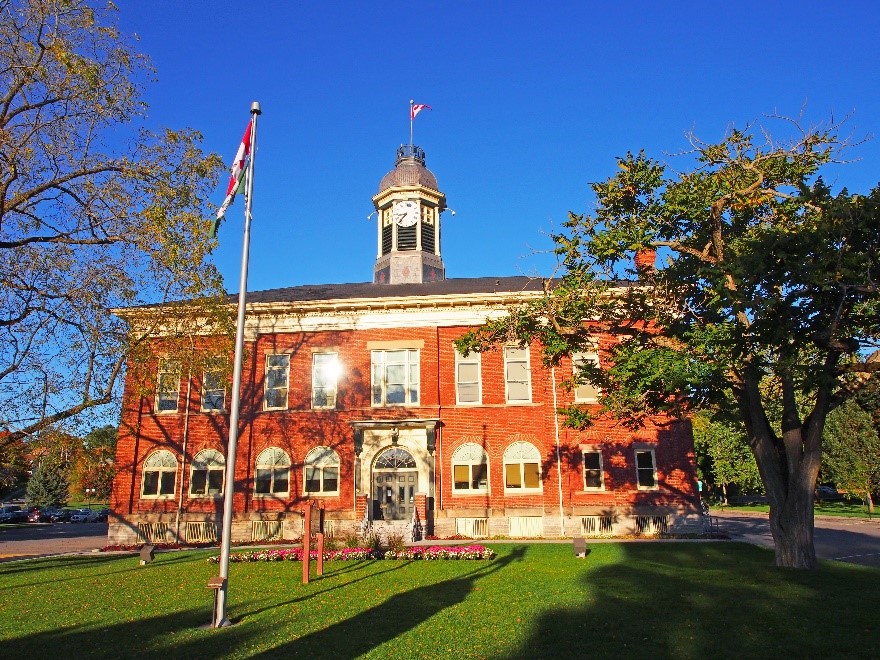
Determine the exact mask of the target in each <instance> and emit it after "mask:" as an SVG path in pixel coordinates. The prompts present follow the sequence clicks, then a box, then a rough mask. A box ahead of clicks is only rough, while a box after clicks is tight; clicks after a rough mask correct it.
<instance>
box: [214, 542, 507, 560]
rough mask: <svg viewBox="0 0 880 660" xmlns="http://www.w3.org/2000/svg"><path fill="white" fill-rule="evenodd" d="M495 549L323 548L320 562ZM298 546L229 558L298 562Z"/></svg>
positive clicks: (477, 554) (456, 555) (477, 555)
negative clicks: (322, 560) (322, 557)
mask: <svg viewBox="0 0 880 660" xmlns="http://www.w3.org/2000/svg"><path fill="white" fill-rule="evenodd" d="M309 556H310V557H311V558H312V559H317V558H318V551H317V550H312V551H311V552H309ZM494 557H495V551H494V550H490V549H489V548H487V547H485V546H483V545H464V546H444V545H432V546H430V547H403V548H396V549H389V550H384V551H383V550H381V549H376V548H341V549H339V550H327V551H325V552H324V561H357V560H360V561H363V560H365V559H407V560H409V559H413V560H414V559H425V560H429V561H430V560H440V559H471V560H473V559H493V558H494ZM302 559H303V549H302V548H280V549H275V548H269V549H262V550H252V551H250V552H232V553H230V554H229V561H230V562H235V563H248V562H259V561H302ZM208 563H210V564H219V563H220V557H219V555H215V556H213V557H208Z"/></svg>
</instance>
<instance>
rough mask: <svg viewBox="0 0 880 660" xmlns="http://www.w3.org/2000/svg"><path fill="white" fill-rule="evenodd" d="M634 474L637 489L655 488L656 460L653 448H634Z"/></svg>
mask: <svg viewBox="0 0 880 660" xmlns="http://www.w3.org/2000/svg"><path fill="white" fill-rule="evenodd" d="M636 476H637V478H638V483H639V490H652V489H654V488H657V462H656V460H655V459H654V450H653V449H636Z"/></svg>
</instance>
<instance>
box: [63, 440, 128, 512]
mask: <svg viewBox="0 0 880 660" xmlns="http://www.w3.org/2000/svg"><path fill="white" fill-rule="evenodd" d="M116 435H117V432H116V428H115V427H113V426H103V427H101V428H97V429H93V430H92V431H91V432H89V434H88V435H87V436H86V438H85V440H84V441H83V447H82V450H81V451H79V452H78V453H77V456H76V458H75V460H74V462H73V465H72V467H71V470H70V490H71V492H72V493H73V494H74V495H75V496H76V497H77V498H79V499H94V500H107V499H109V498H110V493H111V491H112V488H113V477H114V476H115V474H116V467H115V462H114V461H115V457H116ZM87 491H92V492H91V493H89V492H87Z"/></svg>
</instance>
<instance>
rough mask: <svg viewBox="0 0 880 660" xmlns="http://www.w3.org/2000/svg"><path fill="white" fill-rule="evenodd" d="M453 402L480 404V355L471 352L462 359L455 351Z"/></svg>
mask: <svg viewBox="0 0 880 660" xmlns="http://www.w3.org/2000/svg"><path fill="white" fill-rule="evenodd" d="M455 401H456V403H465V404H467V403H480V401H481V393H480V354H479V353H476V352H473V353H470V354H469V355H468V356H467V357H464V356H463V355H462V354H461V353H459V352H458V351H455Z"/></svg>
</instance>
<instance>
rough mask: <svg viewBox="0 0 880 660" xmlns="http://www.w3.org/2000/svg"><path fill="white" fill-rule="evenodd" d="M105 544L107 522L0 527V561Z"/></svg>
mask: <svg viewBox="0 0 880 660" xmlns="http://www.w3.org/2000/svg"><path fill="white" fill-rule="evenodd" d="M105 545H107V523H106V522H103V523H69V522H64V523H32V524H28V525H21V526H17V527H5V528H2V529H0V561H8V560H10V559H24V558H26V557H41V556H44V555H58V554H67V553H70V552H91V551H92V550H94V549H96V548H102V547H104V546H105Z"/></svg>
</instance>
